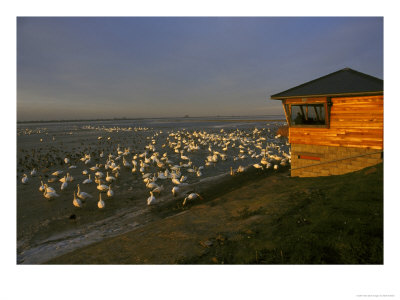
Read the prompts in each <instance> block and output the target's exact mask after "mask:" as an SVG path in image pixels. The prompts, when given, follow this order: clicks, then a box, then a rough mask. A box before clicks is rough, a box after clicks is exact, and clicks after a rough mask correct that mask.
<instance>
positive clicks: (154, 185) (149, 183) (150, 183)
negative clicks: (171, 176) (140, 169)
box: [146, 181, 159, 189]
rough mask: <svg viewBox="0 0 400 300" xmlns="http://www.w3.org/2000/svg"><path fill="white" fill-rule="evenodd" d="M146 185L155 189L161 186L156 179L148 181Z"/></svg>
mask: <svg viewBox="0 0 400 300" xmlns="http://www.w3.org/2000/svg"><path fill="white" fill-rule="evenodd" d="M146 187H147V188H149V189H155V188H158V187H159V186H158V184H157V183H155V182H154V181H148V182H147V184H146Z"/></svg>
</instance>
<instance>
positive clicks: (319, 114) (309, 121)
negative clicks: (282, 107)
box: [290, 104, 325, 125]
mask: <svg viewBox="0 0 400 300" xmlns="http://www.w3.org/2000/svg"><path fill="white" fill-rule="evenodd" d="M290 120H291V123H292V124H293V125H325V107H324V104H304V105H292V107H291V115H290Z"/></svg>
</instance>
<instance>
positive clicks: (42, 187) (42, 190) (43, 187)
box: [39, 181, 46, 192]
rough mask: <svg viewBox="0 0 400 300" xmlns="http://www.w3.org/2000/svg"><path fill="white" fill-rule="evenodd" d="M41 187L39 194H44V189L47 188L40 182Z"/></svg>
mask: <svg viewBox="0 0 400 300" xmlns="http://www.w3.org/2000/svg"><path fill="white" fill-rule="evenodd" d="M40 184H41V185H40V187H39V192H44V189H45V188H46V187H45V186H44V184H43V181H40Z"/></svg>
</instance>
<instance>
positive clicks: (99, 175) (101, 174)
mask: <svg viewBox="0 0 400 300" xmlns="http://www.w3.org/2000/svg"><path fill="white" fill-rule="evenodd" d="M94 175H96V176H97V177H99V178H103V177H104V174H103V172H100V171H97V172H96V173H94Z"/></svg>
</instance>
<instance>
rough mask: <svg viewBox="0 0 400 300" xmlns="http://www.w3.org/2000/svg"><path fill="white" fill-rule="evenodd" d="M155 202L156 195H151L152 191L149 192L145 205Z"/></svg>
mask: <svg viewBox="0 0 400 300" xmlns="http://www.w3.org/2000/svg"><path fill="white" fill-rule="evenodd" d="M155 203H156V197H154V196H153V192H150V197H149V198H147V205H152V204H155Z"/></svg>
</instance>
